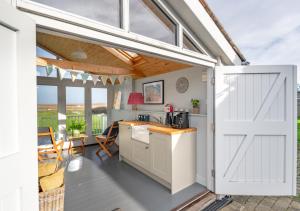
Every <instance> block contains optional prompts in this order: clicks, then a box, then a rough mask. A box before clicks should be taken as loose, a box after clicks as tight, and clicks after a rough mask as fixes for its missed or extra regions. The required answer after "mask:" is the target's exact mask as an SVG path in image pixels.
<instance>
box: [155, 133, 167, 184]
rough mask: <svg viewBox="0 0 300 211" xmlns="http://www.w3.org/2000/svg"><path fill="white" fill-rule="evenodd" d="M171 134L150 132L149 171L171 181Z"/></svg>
mask: <svg viewBox="0 0 300 211" xmlns="http://www.w3.org/2000/svg"><path fill="white" fill-rule="evenodd" d="M171 157H172V154H171V136H168V135H162V134H159V133H150V172H151V173H152V174H154V175H156V176H158V177H160V178H161V179H163V180H165V181H167V182H171V165H172V162H171Z"/></svg>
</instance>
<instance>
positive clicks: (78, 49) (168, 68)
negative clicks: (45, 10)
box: [37, 32, 191, 78]
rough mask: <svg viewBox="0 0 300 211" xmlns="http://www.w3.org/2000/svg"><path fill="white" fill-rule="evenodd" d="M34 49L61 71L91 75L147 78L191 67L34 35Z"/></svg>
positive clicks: (43, 35) (140, 55)
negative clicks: (49, 56) (44, 53)
mask: <svg viewBox="0 0 300 211" xmlns="http://www.w3.org/2000/svg"><path fill="white" fill-rule="evenodd" d="M37 45H38V46H40V47H42V48H44V49H45V50H48V51H50V52H52V53H54V54H56V55H57V56H59V57H60V58H61V59H62V60H60V61H50V60H49V59H47V61H48V62H49V63H51V62H53V64H56V65H57V64H59V63H60V64H62V66H63V67H70V66H72V68H74V69H75V68H76V67H80V68H81V70H84V71H86V72H90V73H93V74H116V75H117V74H119V75H132V77H134V78H141V77H148V76H153V75H158V74H163V73H167V72H172V71H176V70H179V69H183V68H187V67H191V66H190V65H187V64H182V63H178V62H174V61H169V60H165V59H160V58H155V57H151V56H146V55H142V54H136V53H133V52H129V51H125V50H121V49H115V48H111V47H105V46H102V45H98V44H94V43H88V42H83V41H80V40H75V39H70V38H65V37H60V36H56V35H52V34H46V33H41V32H38V33H37Z"/></svg>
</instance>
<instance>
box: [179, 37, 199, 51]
mask: <svg viewBox="0 0 300 211" xmlns="http://www.w3.org/2000/svg"><path fill="white" fill-rule="evenodd" d="M183 48H185V49H188V50H191V51H195V52H199V53H202V51H201V50H199V48H197V46H196V45H195V44H194V43H193V42H192V41H191V40H190V38H189V37H188V36H187V35H186V34H185V33H183Z"/></svg>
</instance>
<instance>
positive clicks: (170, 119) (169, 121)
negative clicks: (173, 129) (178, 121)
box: [165, 112, 174, 126]
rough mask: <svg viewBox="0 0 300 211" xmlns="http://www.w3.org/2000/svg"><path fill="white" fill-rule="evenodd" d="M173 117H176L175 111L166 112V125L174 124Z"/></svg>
mask: <svg viewBox="0 0 300 211" xmlns="http://www.w3.org/2000/svg"><path fill="white" fill-rule="evenodd" d="M173 118H174V115H173V112H167V113H166V120H165V125H170V126H172V124H173Z"/></svg>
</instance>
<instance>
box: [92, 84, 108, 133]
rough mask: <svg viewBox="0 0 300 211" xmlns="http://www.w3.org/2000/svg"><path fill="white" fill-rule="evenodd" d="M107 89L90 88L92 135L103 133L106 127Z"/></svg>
mask: <svg viewBox="0 0 300 211" xmlns="http://www.w3.org/2000/svg"><path fill="white" fill-rule="evenodd" d="M106 109H107V89H106V88H92V133H93V135H98V134H101V133H103V131H104V130H105V128H106V127H107V115H106V113H107V110H106Z"/></svg>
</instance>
